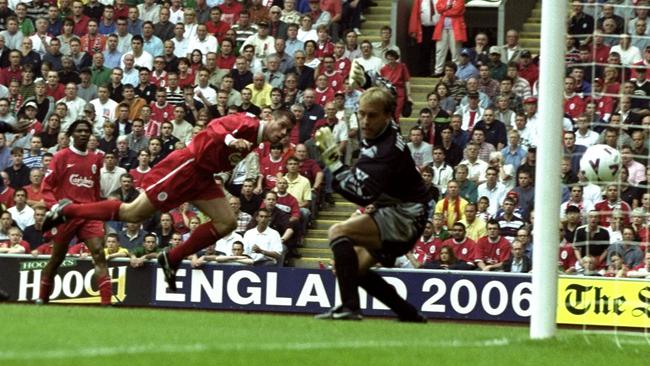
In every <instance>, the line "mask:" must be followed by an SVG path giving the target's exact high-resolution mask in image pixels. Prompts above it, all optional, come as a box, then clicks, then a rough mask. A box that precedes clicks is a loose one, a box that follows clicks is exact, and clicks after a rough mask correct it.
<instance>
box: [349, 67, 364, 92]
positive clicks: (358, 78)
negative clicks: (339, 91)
mask: <svg viewBox="0 0 650 366" xmlns="http://www.w3.org/2000/svg"><path fill="white" fill-rule="evenodd" d="M348 85H350V87H351V88H353V89H355V88H363V86H364V85H366V70H364V68H363V66H362V65H361V64H360V63H358V62H357V60H352V65H351V66H350V76H349V77H348Z"/></svg>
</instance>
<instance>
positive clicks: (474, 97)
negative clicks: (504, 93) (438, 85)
mask: <svg viewBox="0 0 650 366" xmlns="http://www.w3.org/2000/svg"><path fill="white" fill-rule="evenodd" d="M459 112H460V113H461V114H462V118H463V119H462V121H463V122H462V124H461V129H462V130H463V131H472V130H473V129H474V125H475V124H476V123H478V121H480V120H481V119H482V118H483V113H484V112H485V110H484V109H483V108H481V107H480V106H479V95H478V93H477V92H473V93H468V94H467V106H466V107H465V108H461V110H460V111H459Z"/></svg>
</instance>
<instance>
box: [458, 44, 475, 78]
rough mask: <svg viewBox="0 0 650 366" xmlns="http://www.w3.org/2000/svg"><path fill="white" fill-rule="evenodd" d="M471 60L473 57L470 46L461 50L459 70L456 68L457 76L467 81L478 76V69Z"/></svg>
mask: <svg viewBox="0 0 650 366" xmlns="http://www.w3.org/2000/svg"><path fill="white" fill-rule="evenodd" d="M470 61H471V59H470V50H469V48H463V49H462V50H460V58H459V60H458V70H456V77H457V78H458V79H460V80H463V81H467V79H469V78H478V76H479V75H478V69H477V68H476V66H474V64H472V63H471V62H470Z"/></svg>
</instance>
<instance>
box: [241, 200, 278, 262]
mask: <svg viewBox="0 0 650 366" xmlns="http://www.w3.org/2000/svg"><path fill="white" fill-rule="evenodd" d="M255 219H256V220H257V226H256V227H254V228H252V229H250V230H248V231H246V233H244V248H245V249H244V253H246V254H247V255H249V256H250V257H251V258H252V259H253V261H254V262H255V264H257V265H276V264H277V263H278V262H279V260H280V258H281V257H282V252H283V247H282V239H281V237H280V233H278V232H277V231H276V230H273V229H271V228H270V227H269V223H270V221H271V213H270V212H269V211H268V210H267V209H265V208H260V209H259V210H258V211H257V214H256V215H255Z"/></svg>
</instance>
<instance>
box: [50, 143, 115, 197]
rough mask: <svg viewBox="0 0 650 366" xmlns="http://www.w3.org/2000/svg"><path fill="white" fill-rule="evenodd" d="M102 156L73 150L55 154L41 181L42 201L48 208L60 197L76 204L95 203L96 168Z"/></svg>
mask: <svg viewBox="0 0 650 366" xmlns="http://www.w3.org/2000/svg"><path fill="white" fill-rule="evenodd" d="M101 167H102V156H101V155H99V154H97V153H94V152H91V151H86V152H81V151H78V150H76V149H75V148H74V147H72V146H71V147H69V148H65V149H63V150H61V151H59V152H57V153H56V154H54V158H53V159H52V162H51V163H50V168H49V169H48V171H47V172H46V173H45V179H43V188H42V191H43V198H45V203H46V205H47V206H48V207H51V206H52V205H53V204H55V203H56V202H58V201H59V200H60V199H62V198H68V199H70V200H72V201H73V202H76V203H87V202H95V201H99V199H100V198H99V169H100V168H101Z"/></svg>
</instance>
